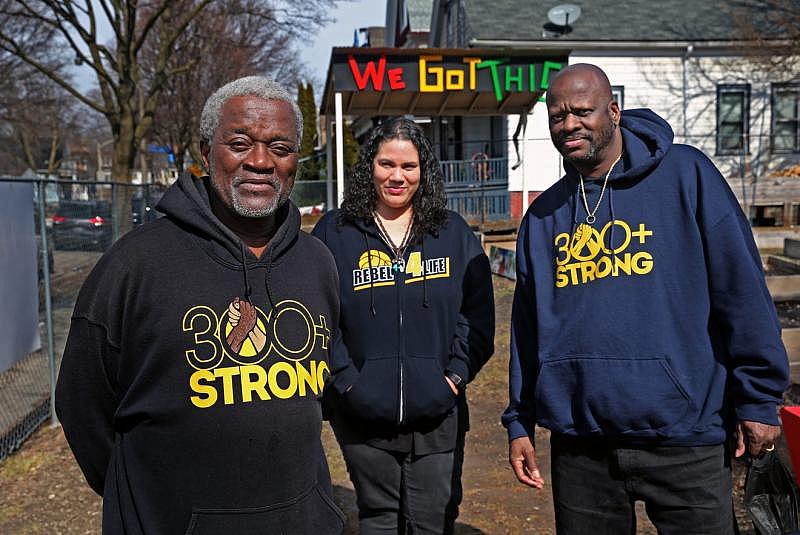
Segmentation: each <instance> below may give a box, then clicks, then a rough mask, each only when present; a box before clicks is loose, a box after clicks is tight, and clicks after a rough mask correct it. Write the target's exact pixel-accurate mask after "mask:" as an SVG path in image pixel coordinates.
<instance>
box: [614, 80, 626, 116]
mask: <svg viewBox="0 0 800 535" xmlns="http://www.w3.org/2000/svg"><path fill="white" fill-rule="evenodd" d="M611 96H612V97H614V100H616V101H617V104H619V109H621V110H623V109H625V86H624V85H612V86H611Z"/></svg>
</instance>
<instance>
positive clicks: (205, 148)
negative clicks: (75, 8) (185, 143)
mask: <svg viewBox="0 0 800 535" xmlns="http://www.w3.org/2000/svg"><path fill="white" fill-rule="evenodd" d="M210 151H211V146H210V145H209V144H208V142H206V141H201V142H200V156H201V157H202V158H203V167H205V168H206V171H210V170H211V166H210V165H209V163H208V153H209V152H210Z"/></svg>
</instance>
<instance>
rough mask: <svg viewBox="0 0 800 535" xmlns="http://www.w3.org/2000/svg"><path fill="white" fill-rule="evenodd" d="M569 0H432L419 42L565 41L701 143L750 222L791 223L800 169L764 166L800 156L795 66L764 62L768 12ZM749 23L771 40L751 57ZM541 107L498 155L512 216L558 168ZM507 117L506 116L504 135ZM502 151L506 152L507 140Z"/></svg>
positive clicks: (637, 102)
mask: <svg viewBox="0 0 800 535" xmlns="http://www.w3.org/2000/svg"><path fill="white" fill-rule="evenodd" d="M573 1H574V4H572V5H573V6H577V7H578V8H579V11H580V15H579V17H578V18H577V19H576V18H575V17H574V15H575V14H577V11H576V10H569V9H568V11H570V12H571V13H572V14H573V18H572V20H570V21H569V24H568V25H566V26H564V25H557V24H554V23H552V22H550V20H549V19H548V12H549V11H550V10H551V9H552V8H554V7H556V6H557V5H558V4H559V3H558V2H557V1H555V0H550V1H548V2H530V1H525V0H434V1H433V5H432V8H433V9H432V20H431V29H430V35H429V43H428V44H429V46H431V47H456V48H479V49H498V50H516V51H519V50H526V51H528V50H529V51H537V52H539V53H541V52H543V51H548V50H558V51H561V50H568V51H569V63H581V62H587V63H593V64H595V65H598V66H599V67H601V68H602V69H603V70H604V71H605V72H606V73H607V74H608V77H609V79H610V80H611V83H612V85H613V86H614V89H615V93H616V95H617V99H618V101H619V103H620V105H621V106H622V107H623V109H624V108H639V107H647V108H651V109H652V110H653V111H655V112H656V113H658V114H660V115H661V116H662V117H664V118H665V119H666V120H667V121H668V122H669V123H670V124H671V125H672V127H673V129H674V131H675V134H676V137H675V140H676V142H679V143H689V144H692V145H694V146H697V147H698V148H700V149H701V150H703V151H704V152H705V153H706V154H708V155H709V156H710V157H711V158H712V159H713V160H714V161H715V163H716V164H717V166H718V167H719V168H720V170H721V171H722V173H723V174H724V175H725V176H726V177H727V178H728V179H729V181H730V184H731V186H732V188H733V190H734V191H735V192H736V194H737V196H738V197H739V200H740V202H741V203H742V204H743V205H744V206H745V207H746V208H747V209H750V213H751V216H752V217H753V218H754V219H755V220H756V221H755V222H756V224H759V223H761V224H774V225H779V226H780V225H784V226H788V225H795V224H800V210H798V204H797V203H798V202H800V185H798V184H796V183H800V177H797V176H795V177H793V178H791V177H788V178H787V177H785V176H775V175H774V173H776V172H780V171H781V170H784V169H787V168H790V167H791V166H796V165H797V164H798V162H799V161H800V78H799V77H798V72H800V68H798V69H791V68H789V69H783V70H779V69H770V68H767V67H766V66H765V63H766V62H764V61H763V59H765V58H768V57H769V54H772V53H774V51H776V50H777V51H781V50H786V48H785V43H786V37H787V36H786V35H784V34H781V33H780V30H781V28H779V27H776V26H775V25H774V24H772V23H771V21H770V19H769V18H770V16H771V15H773V14H772V13H770V12H762V11H760V10H759V9H752V10H750V11H737V9H738V8H736V7H735V5H737V4H735V3H734V2H731V1H728V2H725V1H719V0H710V1H705V2H693V1H679V0H662V1H661V2H657V3H655V2H649V1H645V0H627V1H625V2H618V1H611V0H573ZM393 3H397V4H400V5H401V7H402V4H403V3H404V2H403V0H397V1H396V2H389V4H393ZM756 4H758V2H753V3H751V5H756ZM795 4H796V3H795ZM563 11H564V10H562V16H563ZM556 15H558V14H556ZM795 16H796V17H798V18H800V8H798V13H796V14H795ZM743 17H744V18H743ZM556 20H558V18H557V17H556ZM560 22H561V23H562V24H563V22H564V21H563V20H562V21H560ZM753 29H755V30H756V31H757V32H759V33H760V36H761V37H766V38H767V39H768V42H770V43H772V44H774V45H776V48H775V49H773V50H772V51H770V50H766V49H763V50H761V51H760V52H761V53H762V55H761V56H760V58H756V57H754V56H753V55H752V54H751V53H752V52H754V51H753V50H752V48H751V49H750V50H748V47H753V46H755V43H754V41H753V34H752V33H751V32H752V31H753ZM762 29H763V32H762V31H761V30H762ZM791 37H792V36H789V38H791ZM796 37H797V36H795V38H796ZM546 115H547V114H546V110H545V109H544V106H543V104H542V103H540V104H537V105H535V106H534V107H533V109H532V110H531V113H530V115H529V116H528V118H527V128H526V130H525V134H524V141H520V143H519V146H520V152H521V153H522V154H521V157H522V160H523V163H522V165H520V166H519V167H518V168H517V169H515V170H512V169H511V166H510V167H509V188H508V189H509V194H510V197H511V215H512V216H514V217H519V216H520V215H521V213H522V212H523V211H524V208H523V206H522V202H521V201H522V199H523V192H527V193H528V198H529V200H530V199H533V198H535V196H536V195H537V194H538V193H539V192H541V191H543V190H544V189H546V188H547V187H548V186H549V185H551V184H552V183H553V182H555V181H556V180H557V179H558V177H560V176H561V171H562V170H561V160H560V158H559V156H558V154H557V153H556V152H555V150H554V149H553V147H552V145H551V143H550V139H549V133H548V128H547V117H546ZM518 120H519V119H518V118H515V117H508V120H507V127H506V128H507V130H506V131H507V135H506V138H507V139H510V138H512V136H513V134H514V132H515V130H516V129H517V123H518ZM508 154H509V157H510V158H511V159H512V160H513V159H515V149H514V147H513V146H512V144H511V143H510V142H509V145H508ZM784 174H789V173H784ZM796 174H800V172H798V173H796Z"/></svg>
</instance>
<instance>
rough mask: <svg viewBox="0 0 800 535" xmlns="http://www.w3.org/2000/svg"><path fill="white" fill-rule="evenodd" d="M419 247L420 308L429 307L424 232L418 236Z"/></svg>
mask: <svg viewBox="0 0 800 535" xmlns="http://www.w3.org/2000/svg"><path fill="white" fill-rule="evenodd" d="M420 249H421V250H422V260H421V262H422V308H429V305H428V270H427V269H425V234H424V233H423V234H422V237H421V238H420Z"/></svg>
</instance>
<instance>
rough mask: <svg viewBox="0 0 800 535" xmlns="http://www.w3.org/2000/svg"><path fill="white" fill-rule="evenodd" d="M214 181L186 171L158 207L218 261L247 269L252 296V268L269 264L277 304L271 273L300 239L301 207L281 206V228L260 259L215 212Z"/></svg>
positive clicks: (288, 203)
mask: <svg viewBox="0 0 800 535" xmlns="http://www.w3.org/2000/svg"><path fill="white" fill-rule="evenodd" d="M210 181H211V178H210V177H208V176H204V177H202V178H200V179H194V178H192V177H191V176H189V175H187V174H184V175H183V176H181V177H180V178H179V179H178V181H177V182H175V184H173V185H172V186H171V187H170V188H169V189H168V190H167V191H166V192H165V193H164V196H163V197H162V198H161V201H160V202H159V203H158V205H157V206H156V209H157V210H159V211H161V212H163V213H164V214H166V216H167V217H169V218H172V219H174V220H175V221H176V222H177V223H178V224H179V225H181V226H182V227H184V228H185V229H186V230H187V231H188V232H190V233H192V234H193V235H195V236H196V237H197V238H198V242H199V243H200V245H201V247H203V249H204V250H205V251H206V252H208V253H209V255H210V256H211V257H212V258H214V259H215V260H216V261H218V262H220V263H222V264H225V265H228V266H230V267H234V268H236V267H239V266H241V267H242V269H243V272H244V290H245V292H244V293H245V296H246V297H247V298H248V299H249V297H250V294H251V292H252V282H251V280H250V276H249V274H248V270H249V269H251V267H256V266H259V265H262V264H266V266H267V280H266V284H267V293H268V297H269V300H270V301H272V302H273V303H274V299H273V297H274V296H273V295H272V288H271V287H270V273H271V271H272V266H273V264H277V263H280V261H281V260H282V258H283V256H284V255H285V254H286V253H287V252H288V251H289V250H290V249H291V247H292V245H293V244H294V243H295V242H296V241H297V236H298V233H299V232H300V212H299V210H298V209H297V207H296V206H295V205H294V203H292V201H291V200H287V201H286V203H284V205H283V206H281V207H280V208H278V210H277V211H276V213H275V215H276V218H277V223H278V228H277V229H276V231H275V234H274V235H273V236H272V239H271V240H270V242H269V246H268V247H267V249H266V250H265V251H264V253H263V254H262V255H261V257H260V258H256V257H255V255H254V254H253V253H252V252H251V251H250V250H249V249H248V248H247V246H246V245H245V244H244V242H243V241H242V240H241V239H240V238H239V237H238V236H237V235H236V234H234V233H233V231H231V230H230V229H229V228H228V227H226V226H225V225H224V224H223V223H222V222H221V221H220V220H219V219H218V218H217V216H215V215H214V213H213V212H212V211H211V202H210V199H209V195H210V191H211V183H210Z"/></svg>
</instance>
